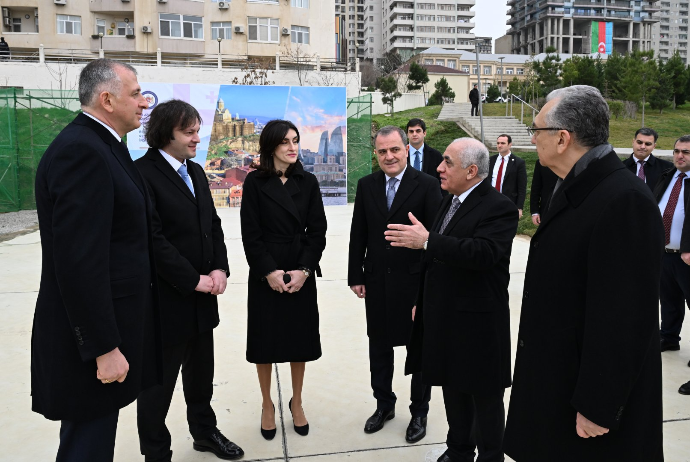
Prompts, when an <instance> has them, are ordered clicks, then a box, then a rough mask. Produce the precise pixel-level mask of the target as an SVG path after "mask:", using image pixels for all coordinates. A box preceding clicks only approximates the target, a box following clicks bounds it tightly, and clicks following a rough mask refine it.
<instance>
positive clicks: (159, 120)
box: [135, 100, 244, 462]
mask: <svg viewBox="0 0 690 462" xmlns="http://www.w3.org/2000/svg"><path fill="white" fill-rule="evenodd" d="M200 127H201V116H199V113H198V112H197V110H196V109H194V107H192V106H191V105H190V104H189V103H186V102H184V101H180V100H170V101H166V102H164V103H161V104H159V105H158V106H156V107H155V108H154V109H153V111H151V114H150V116H149V119H148V122H147V123H146V141H147V143H148V144H149V146H150V148H149V150H148V151H147V152H146V154H145V155H144V157H142V158H140V159H138V160H137V161H136V162H135V164H136V166H137V168H138V169H139V171H140V172H141V174H142V176H143V177H144V179H145V180H146V183H147V185H148V188H149V192H150V197H151V202H152V204H153V208H154V213H153V250H154V255H155V257H156V264H157V268H158V287H159V293H160V300H161V306H163V307H164V309H163V310H162V311H161V321H162V337H163V384H162V385H160V386H156V387H153V388H151V389H149V390H146V391H144V392H142V394H141V395H140V396H139V399H138V400H137V424H138V429H139V444H140V447H141V453H142V454H143V455H144V456H145V458H146V460H147V461H161V462H163V461H170V459H171V456H172V451H171V450H170V445H171V436H170V432H169V431H168V428H167V427H166V425H165V417H166V416H167V414H168V409H169V408H170V402H171V400H172V396H173V392H174V390H175V384H176V382H177V376H178V375H179V373H180V367H181V368H182V386H183V388H184V397H185V401H186V403H187V422H188V424H189V432H190V433H191V434H192V438H193V439H194V443H193V447H194V449H196V450H197V451H208V452H212V453H213V454H215V455H216V456H218V457H220V458H221V459H225V460H233V459H238V458H240V457H242V455H243V454H244V452H243V451H242V449H240V448H239V447H238V446H237V445H236V444H234V443H232V442H231V441H229V440H228V439H227V438H226V437H225V436H223V434H222V433H221V432H220V431H219V430H218V428H217V427H216V415H215V413H214V412H213V408H212V407H211V399H212V397H213V373H214V355H213V329H214V328H215V327H216V326H217V325H218V323H219V317H218V301H217V296H218V295H220V294H222V293H223V292H224V291H225V287H226V284H227V274H228V273H229V271H230V269H229V267H228V256H227V251H226V249H225V242H224V237H223V229H222V227H221V222H220V218H219V217H218V215H217V214H216V208H215V206H214V205H213V198H212V197H211V190H210V189H209V186H208V182H207V180H206V175H205V174H204V169H203V168H202V167H201V166H200V165H199V164H197V163H195V162H192V161H191V159H193V158H194V157H196V146H197V144H198V143H199V142H200V141H201V140H200V138H199V129H200Z"/></svg>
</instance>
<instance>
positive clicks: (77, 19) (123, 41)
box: [0, 0, 336, 60]
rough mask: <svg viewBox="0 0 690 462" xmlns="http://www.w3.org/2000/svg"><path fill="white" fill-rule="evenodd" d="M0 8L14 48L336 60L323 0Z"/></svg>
mask: <svg viewBox="0 0 690 462" xmlns="http://www.w3.org/2000/svg"><path fill="white" fill-rule="evenodd" d="M0 7H2V16H3V23H2V35H3V36H4V37H5V40H6V41H7V42H8V44H9V46H10V48H11V50H12V51H13V52H21V51H24V52H32V51H34V52H35V51H36V50H37V49H38V48H39V45H40V44H43V45H44V46H45V47H46V48H47V49H62V50H90V51H91V52H94V53H96V52H98V50H99V49H100V48H102V49H103V50H105V51H119V52H133V53H134V52H136V53H155V52H156V51H157V49H160V50H161V52H162V53H167V54H177V55H217V54H218V53H222V54H223V55H236V56H238V57H239V56H242V57H244V56H259V57H260V56H270V57H275V56H276V53H281V54H283V55H285V54H290V53H292V54H294V53H295V50H297V49H299V53H301V54H306V55H317V54H318V55H319V57H321V58H322V59H325V60H335V57H336V47H335V38H334V34H333V24H334V14H335V13H334V12H335V8H334V4H333V3H332V2H329V1H323V0H230V1H225V0H223V1H216V0H213V1H209V0H206V1H203V0H0ZM219 38H220V40H218V39H219ZM290 50H292V51H290Z"/></svg>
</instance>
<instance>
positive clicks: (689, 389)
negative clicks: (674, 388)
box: [678, 382, 690, 395]
mask: <svg viewBox="0 0 690 462" xmlns="http://www.w3.org/2000/svg"><path fill="white" fill-rule="evenodd" d="M678 393H680V394H681V395H690V382H685V383H684V384H683V385H681V386H680V388H679V389H678Z"/></svg>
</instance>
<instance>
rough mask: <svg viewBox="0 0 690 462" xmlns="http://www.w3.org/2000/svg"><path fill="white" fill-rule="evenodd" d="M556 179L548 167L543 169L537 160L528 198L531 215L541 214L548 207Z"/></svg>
mask: <svg viewBox="0 0 690 462" xmlns="http://www.w3.org/2000/svg"><path fill="white" fill-rule="evenodd" d="M557 181H558V177H557V176H556V174H555V173H553V171H551V169H550V168H549V167H544V166H543V165H542V164H541V162H539V160H537V162H536V163H535V164H534V174H533V175H532V190H531V193H530V198H529V211H530V213H531V214H535V213H538V214H540V215H541V214H542V213H544V212H545V211H546V209H547V208H548V207H549V201H550V200H551V194H553V188H554V187H555V186H556V182H557Z"/></svg>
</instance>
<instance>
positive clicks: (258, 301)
mask: <svg viewBox="0 0 690 462" xmlns="http://www.w3.org/2000/svg"><path fill="white" fill-rule="evenodd" d="M298 146H299V131H298V130H297V127H295V125H294V124H292V122H289V121H285V120H272V121H270V122H268V123H267V124H266V126H265V127H264V129H263V131H262V132H261V138H260V139H259V153H260V155H261V157H260V161H259V165H258V166H256V167H257V170H256V171H254V172H251V173H250V174H249V175H247V178H246V180H245V182H244V187H243V193H242V208H241V209H240V219H241V222H242V243H243V244H244V252H245V255H246V257H247V262H248V263H249V283H248V297H247V319H248V321H247V361H249V362H250V363H255V364H256V370H257V373H258V375H259V385H260V386H261V395H262V397H263V409H262V417H261V434H262V435H263V436H264V438H266V439H269V440H270V439H273V437H274V436H275V433H276V425H275V407H274V405H273V401H272V399H271V364H272V363H283V362H289V363H290V369H291V372H292V390H293V397H292V399H291V400H290V403H289V407H290V411H291V412H292V414H293V420H294V426H295V431H296V432H297V433H299V434H300V435H303V436H304V435H306V434H307V433H308V432H309V424H308V423H307V419H306V417H305V415H304V410H303V409H302V384H303V381H304V369H305V363H306V362H307V361H314V360H316V359H318V358H319V357H321V341H320V337H319V311H318V306H317V303H316V281H315V280H314V273H317V274H318V275H319V276H321V271H320V268H319V260H321V254H322V253H323V249H324V248H325V247H326V214H325V212H324V209H323V201H322V200H321V192H320V190H319V183H318V180H317V179H316V177H315V176H314V175H313V174H311V173H308V172H305V171H304V169H303V167H302V164H301V163H300V161H299V160H298V159H297V157H298Z"/></svg>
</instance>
